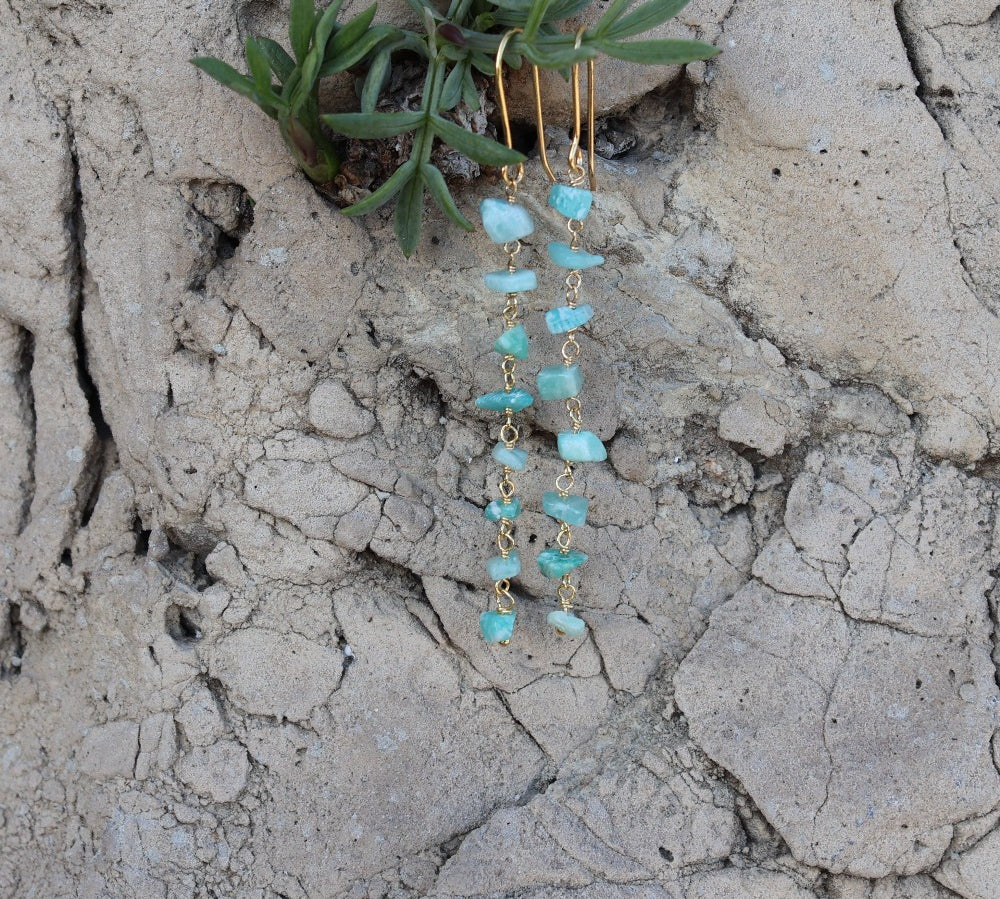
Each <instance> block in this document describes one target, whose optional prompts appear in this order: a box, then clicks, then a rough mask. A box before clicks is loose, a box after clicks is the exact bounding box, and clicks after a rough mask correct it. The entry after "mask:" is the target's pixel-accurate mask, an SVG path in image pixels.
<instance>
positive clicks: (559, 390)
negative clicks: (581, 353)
mask: <svg viewBox="0 0 1000 899" xmlns="http://www.w3.org/2000/svg"><path fill="white" fill-rule="evenodd" d="M582 388H583V372H582V371H581V370H580V366H579V365H546V366H545V368H543V369H542V370H541V371H540V372H538V395H539V396H540V397H541V398H542V399H543V400H568V399H569V398H570V397H571V396H576V395H577V394H578V393H579V392H580V390H581V389H582Z"/></svg>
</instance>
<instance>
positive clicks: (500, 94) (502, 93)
mask: <svg viewBox="0 0 1000 899" xmlns="http://www.w3.org/2000/svg"><path fill="white" fill-rule="evenodd" d="M523 33H524V29H523V28H511V29H510V31H508V32H506V33H505V34H504V36H503V37H502V38H500V45H499V46H498V47H497V59H496V67H495V71H496V78H497V100H498V102H499V104H500V119H501V121H502V122H503V131H504V139H505V141H506V143H507V148H508V149H513V148H514V142H513V139H512V137H511V131H510V114H509V112H508V111H507V91H506V89H505V88H504V85H503V54H504V51H505V50H506V49H507V44H509V43H510V39H511V38H512V37H514V35H515V34H523ZM531 80H532V82H533V83H534V88H535V130H536V131H537V132H538V152H539V156H541V161H542V168H544V169H545V174H546V175H548V176H549V180H550V181H552V182H553V183H554V182H555V180H556V176H555V172H553V171H552V166H551V165H549V157H548V154H547V153H546V152H545V121H544V119H543V118H542V86H541V81H540V79H539V74H538V66H536V65H533V66H532V67H531ZM508 168H509V167H508V166H504V168H503V180H504V181H505V182H506V183H507V185H508V186H509V187H512V188H516V187H517V185H518V183H520V181H521V179H522V178H523V177H524V165H523V164H521V163H519V164H518V165H517V168H516V170H515V171H516V172H517V174H516V175H515V176H513V177H511V175H510V173H509V171H508Z"/></svg>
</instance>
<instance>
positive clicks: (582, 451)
mask: <svg viewBox="0 0 1000 899" xmlns="http://www.w3.org/2000/svg"><path fill="white" fill-rule="evenodd" d="M556 443H557V445H558V447H559V455H560V456H561V457H562V458H563V459H565V460H566V461H567V462H603V461H604V460H605V459H607V458H608V451H607V449H605V447H604V444H603V443H601V441H600V440H598V439H597V435H596V434H595V433H594V432H593V431H560V432H559V436H558V437H557V438H556Z"/></svg>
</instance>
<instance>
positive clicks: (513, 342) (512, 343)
mask: <svg viewBox="0 0 1000 899" xmlns="http://www.w3.org/2000/svg"><path fill="white" fill-rule="evenodd" d="M493 349H495V350H496V351H497V352H498V353H499V354H500V355H501V356H513V357H514V358H515V359H527V358H528V332H527V331H525V330H524V325H514V327H513V328H508V329H507V330H506V331H504V332H503V334H501V335H500V336H499V337H498V338H497V339H496V341H494V343H493Z"/></svg>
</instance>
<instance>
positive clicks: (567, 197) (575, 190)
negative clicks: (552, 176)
mask: <svg viewBox="0 0 1000 899" xmlns="http://www.w3.org/2000/svg"><path fill="white" fill-rule="evenodd" d="M593 202H594V195H593V194H592V193H591V192H590V191H589V190H587V189H586V188H583V187H569V186H567V185H565V184H554V185H552V190H550V191H549V206H551V207H552V208H553V209H554V210H555V211H556V212H558V213H561V214H562V215H564V216H566V218H568V219H576V220H577V221H579V222H582V221H583V220H584V219H585V218H586V217H587V216H588V215H589V214H590V204H591V203H593Z"/></svg>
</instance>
